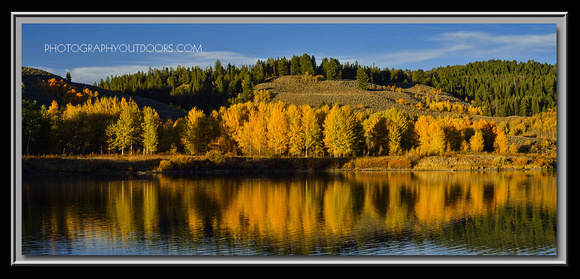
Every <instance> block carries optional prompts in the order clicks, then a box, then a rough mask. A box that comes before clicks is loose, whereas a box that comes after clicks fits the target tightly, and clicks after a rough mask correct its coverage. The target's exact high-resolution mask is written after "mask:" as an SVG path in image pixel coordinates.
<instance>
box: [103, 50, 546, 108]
mask: <svg viewBox="0 0 580 279" xmlns="http://www.w3.org/2000/svg"><path fill="white" fill-rule="evenodd" d="M285 75H304V76H306V77H310V78H311V79H313V80H320V79H327V80H335V79H356V80H357V82H358V83H359V88H360V89H362V90H367V86H366V84H367V83H371V84H375V85H379V86H385V85H393V84H403V83H406V84H411V83H417V84H424V85H428V86H432V87H435V88H437V89H441V90H442V91H444V92H449V93H451V94H453V95H455V96H457V97H459V98H461V99H466V100H468V101H471V102H472V104H473V105H474V107H480V108H481V109H482V111H483V114H484V115H487V116H509V115H520V116H531V115H533V114H537V113H539V112H545V111H547V110H548V109H550V108H555V107H556V103H557V90H556V65H550V64H546V63H538V62H535V61H527V62H517V61H502V60H489V61H481V62H473V63H468V64H466V65H456V66H446V67H439V68H435V69H432V70H429V71H424V70H422V69H418V70H401V69H393V68H391V69H388V68H383V69H380V68H379V67H376V66H363V65H359V64H358V63H354V64H351V63H348V62H347V63H344V64H341V63H340V62H339V61H338V60H337V59H334V58H326V57H325V58H323V59H322V60H321V61H320V63H317V61H316V58H315V57H314V56H313V55H312V56H311V55H308V54H303V55H301V56H296V55H295V56H293V57H292V58H290V59H287V58H286V57H282V58H269V59H267V60H266V61H262V60H258V61H257V62H256V64H254V65H242V66H239V67H238V66H235V65H231V64H228V65H226V66H223V65H222V64H221V62H220V61H219V60H218V61H216V63H215V65H213V66H210V67H206V68H205V69H202V68H200V67H197V66H195V67H185V66H178V67H177V68H172V67H169V68H166V67H164V68H162V69H153V68H149V70H148V71H147V72H141V71H140V72H137V73H134V74H127V75H122V76H110V77H106V78H105V80H101V81H100V82H98V83H95V84H94V85H95V86H98V87H101V88H104V89H108V90H113V91H118V92H123V93H128V94H132V95H136V96H143V97H147V98H151V99H154V100H157V101H161V102H164V103H167V104H171V105H174V106H176V107H179V108H181V109H184V110H186V111H187V110H190V109H191V108H193V107H196V108H198V109H201V110H203V111H205V112H206V113H209V112H211V110H214V109H218V108H219V107H221V106H230V105H232V104H235V103H244V102H247V101H250V100H253V99H254V96H253V94H254V93H253V92H254V87H255V85H257V84H259V83H262V82H264V81H266V80H268V79H270V78H275V77H280V76H285Z"/></svg>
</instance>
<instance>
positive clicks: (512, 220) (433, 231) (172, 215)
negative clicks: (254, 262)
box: [22, 172, 557, 255]
mask: <svg viewBox="0 0 580 279" xmlns="http://www.w3.org/2000/svg"><path fill="white" fill-rule="evenodd" d="M556 184H557V183H556V174H555V173H551V172H549V173H546V172H499V173H498V172H484V173H479V172H369V173H367V172H345V173H331V174H292V175H289V174H288V175H287V174H282V175H280V174H277V175H271V176H265V175H264V176H233V175H230V176H175V175H165V174H163V175H162V174H159V175H135V176H132V177H122V178H120V177H108V178H106V177H105V178H103V177H87V176H73V177H61V176H31V177H24V182H23V219H22V226H23V236H22V239H23V247H22V251H23V254H24V255H553V254H556V252H557V251H556V207H557V200H556V195H557V194H556V192H557V190H556Z"/></svg>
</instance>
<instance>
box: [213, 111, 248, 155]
mask: <svg viewBox="0 0 580 279" xmlns="http://www.w3.org/2000/svg"><path fill="white" fill-rule="evenodd" d="M250 108H251V104H250V103H241V104H233V105H232V106H230V107H229V108H227V109H226V108H225V107H221V108H220V115H221V125H220V126H221V127H220V140H219V141H220V142H221V143H222V145H223V146H224V147H223V148H225V151H226V152H233V153H237V152H238V147H239V148H241V146H239V142H240V141H241V140H242V139H241V137H242V134H241V133H242V129H243V126H244V123H245V122H247V121H248V118H249V115H250Z"/></svg>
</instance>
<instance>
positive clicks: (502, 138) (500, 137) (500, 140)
mask: <svg viewBox="0 0 580 279" xmlns="http://www.w3.org/2000/svg"><path fill="white" fill-rule="evenodd" d="M495 134H496V135H497V136H496V137H495V141H494V144H493V147H494V149H495V151H496V152H499V153H501V154H506V153H508V151H509V144H508V140H507V136H506V134H505V133H504V131H503V130H502V129H500V128H498V127H495Z"/></svg>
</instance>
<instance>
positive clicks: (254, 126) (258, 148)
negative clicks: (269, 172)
mask: <svg viewBox="0 0 580 279" xmlns="http://www.w3.org/2000/svg"><path fill="white" fill-rule="evenodd" d="M266 113H267V105H266V103H263V102H262V103H259V104H258V105H257V106H256V107H255V108H253V109H252V110H251V111H250V114H249V117H248V121H247V122H245V123H244V124H243V127H242V129H241V131H239V133H238V135H237V136H236V138H237V139H236V141H237V143H238V146H239V147H240V148H241V149H242V151H243V152H244V154H246V155H249V156H256V155H258V156H261V155H262V154H263V153H264V152H266V150H267V147H268V137H267V131H268V128H267V122H266V120H265V116H266Z"/></svg>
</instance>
